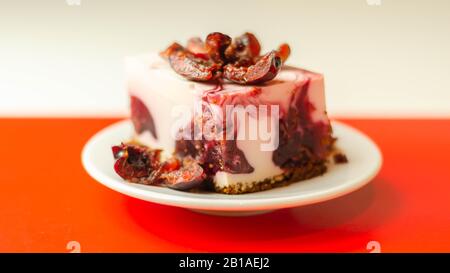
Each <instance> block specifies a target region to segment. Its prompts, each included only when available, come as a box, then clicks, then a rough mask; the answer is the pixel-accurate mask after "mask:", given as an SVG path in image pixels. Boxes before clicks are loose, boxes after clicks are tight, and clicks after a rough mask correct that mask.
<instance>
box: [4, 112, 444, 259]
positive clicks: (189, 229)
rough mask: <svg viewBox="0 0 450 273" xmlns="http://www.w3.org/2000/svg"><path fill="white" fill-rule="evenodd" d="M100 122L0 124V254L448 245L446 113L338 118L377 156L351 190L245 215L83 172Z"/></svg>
mask: <svg viewBox="0 0 450 273" xmlns="http://www.w3.org/2000/svg"><path fill="white" fill-rule="evenodd" d="M115 121H116V120H112V119H109V120H106V119H0V130H1V135H0V142H1V143H2V149H1V159H0V172H1V178H0V185H1V189H0V251H3V252H5V251H8V252H10V251H14V252H16V251H18V252H22V251H27V252H41V251H44V252H47V251H51V252H68V250H67V249H66V246H67V244H68V242H70V241H77V242H79V243H80V245H81V251H82V252H104V251H106V252H128V251H130V252H161V251H163V252H181V251H200V252H216V251H221V252H223V251H244V252H246V251H251V252H259V251H270V252H280V251H283V252H284V251H295V252H296V251H320V252H322V251H333V252H335V251H336V252H367V250H366V245H367V243H368V242H369V241H372V240H375V241H378V242H379V243H380V245H381V251H382V252H398V251H401V252H416V251H420V252H427V251H445V252H450V171H449V169H450V166H449V160H448V158H449V155H450V120H344V121H345V122H347V123H349V124H351V125H353V126H355V127H357V128H359V129H360V130H362V131H364V132H365V133H367V134H368V135H369V136H371V137H372V138H373V139H374V140H375V142H377V143H378V144H379V146H380V148H381V150H382V152H383V156H384V165H383V168H382V170H381V173H380V174H379V175H378V176H377V177H376V178H375V179H374V180H373V181H372V183H370V184H369V185H368V186H366V187H364V188H362V189H360V190H358V191H356V192H354V193H352V194H349V195H347V196H344V197H341V198H338V199H335V200H332V201H329V202H325V203H321V204H316V205H309V206H305V207H301V208H296V209H287V210H281V211H277V212H274V213H271V214H266V215H262V216H253V217H247V218H221V217H214V216H206V215H201V214H196V213H193V212H190V211H188V210H184V209H181V208H173V207H167V206H162V205H157V204H152V203H147V202H144V201H140V200H136V199H133V198H130V197H126V196H124V195H121V194H119V193H116V192H114V191H112V190H109V189H107V188H105V187H103V186H101V185H100V184H98V183H96V182H95V181H94V180H93V179H91V178H90V177H89V176H88V174H87V173H86V172H85V171H84V170H83V168H82V166H81V160H80V153H81V149H82V147H83V145H84V143H85V142H86V141H87V140H88V139H89V137H90V136H92V135H93V134H94V133H95V132H97V131H98V130H99V129H101V128H103V127H105V126H106V125H108V124H110V123H113V122H115Z"/></svg>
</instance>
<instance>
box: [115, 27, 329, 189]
mask: <svg viewBox="0 0 450 273" xmlns="http://www.w3.org/2000/svg"><path fill="white" fill-rule="evenodd" d="M260 49H261V47H260V45H259V42H258V41H257V39H256V37H255V36H254V35H253V34H251V33H245V34H243V35H242V36H240V37H237V38H235V39H234V40H233V39H231V38H229V37H228V36H227V35H224V34H221V33H212V34H210V35H208V36H207V38H206V40H205V41H203V40H201V39H199V38H193V39H191V40H189V41H188V43H187V46H181V45H180V44H178V43H174V44H172V45H171V46H169V47H168V48H167V49H166V50H165V51H163V52H161V53H156V52H155V53H148V54H143V55H139V56H133V57H128V58H126V61H125V67H126V81H127V85H126V86H127V89H128V94H129V98H130V106H131V111H130V112H131V121H132V123H133V126H134V135H133V138H132V139H130V140H128V141H127V142H124V143H122V144H120V145H117V146H114V147H113V155H114V157H115V159H116V161H115V165H114V168H115V170H116V172H117V174H119V175H120V176H121V177H122V178H123V179H125V180H127V181H129V182H134V183H140V184H146V185H156V186H165V187H170V188H173V189H178V190H210V191H216V192H220V193H226V194H240V193H249V192H256V191H262V190H267V189H271V188H273V187H277V186H282V185H287V184H289V183H292V182H297V181H301V180H305V179H309V178H312V177H315V176H318V175H322V174H323V173H325V172H326V170H327V164H328V163H329V161H330V159H329V158H330V156H331V154H332V153H333V150H334V141H335V139H334V138H333V136H332V129H331V126H330V121H329V119H328V116H327V113H326V107H325V93H324V78H323V75H321V74H319V73H315V72H312V71H308V70H305V69H301V68H297V67H294V66H287V65H285V64H284V63H285V61H286V59H287V58H288V56H289V54H290V48H289V46H288V45H287V44H283V45H281V46H280V47H279V48H278V49H277V50H273V51H270V52H268V53H266V54H264V55H262V54H260Z"/></svg>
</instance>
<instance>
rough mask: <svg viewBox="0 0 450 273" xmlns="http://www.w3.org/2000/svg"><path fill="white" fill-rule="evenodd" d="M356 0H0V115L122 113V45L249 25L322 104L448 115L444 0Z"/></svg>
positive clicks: (355, 110) (155, 46)
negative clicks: (323, 97)
mask: <svg viewBox="0 0 450 273" xmlns="http://www.w3.org/2000/svg"><path fill="white" fill-rule="evenodd" d="M367 1H369V2H370V1H372V2H376V1H377V0H345V1H335V0H328V1H324V0H320V1H317V0H315V1H312V0H311V1H286V0H283V1H281V0H277V1H244V0H239V1H234V0H228V1H212V0H210V1H192V0H190V1H179V2H177V1H173V0H166V1H158V2H153V1H142V0H141V1H139V0H135V1H112V0H109V1H107V0H81V5H80V6H69V5H67V3H66V0H41V1H31V0H30V1H23V0H15V1H12V0H11V1H6V0H0V116H30V115H33V116H117V115H126V114H127V109H128V108H127V105H128V100H127V96H126V90H125V88H124V79H123V57H124V56H127V55H134V54H139V53H144V52H148V51H157V50H161V49H163V48H164V47H166V46H167V45H168V44H170V43H171V42H172V41H173V40H179V41H185V40H186V39H187V38H189V37H191V36H195V35H201V36H205V35H206V34H207V33H208V32H212V31H221V32H225V33H228V34H230V35H231V36H236V35H239V34H241V33H242V32H244V31H246V30H250V31H253V32H254V33H256V34H257V36H259V38H260V40H262V43H263V49H266V50H270V49H272V48H275V47H276V46H278V44H279V43H281V42H285V41H286V42H289V43H290V44H291V47H292V48H293V54H292V56H291V59H290V60H289V63H290V64H293V65H297V66H302V67H306V68H309V69H311V70H314V71H318V72H322V73H324V74H325V79H326V94H327V104H328V110H329V113H330V114H331V115H333V116H360V117H368V116H369V117H373V116H375V117H450V82H449V76H450V1H448V0H433V1H413V0H410V1H407V0H403V1H402V0H380V1H381V5H379V6H377V5H374V6H371V5H368V3H367ZM155 99H157V98H155Z"/></svg>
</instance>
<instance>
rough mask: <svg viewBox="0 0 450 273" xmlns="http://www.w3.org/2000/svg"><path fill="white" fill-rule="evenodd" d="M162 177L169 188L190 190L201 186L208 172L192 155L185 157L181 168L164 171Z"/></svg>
mask: <svg viewBox="0 0 450 273" xmlns="http://www.w3.org/2000/svg"><path fill="white" fill-rule="evenodd" d="M161 177H162V178H163V180H164V184H165V185H166V186H168V187H169V188H173V189H177V190H188V189H191V188H194V187H197V186H199V185H200V184H201V183H202V182H203V181H204V180H205V179H206V174H205V172H204V171H203V168H202V167H201V166H200V165H199V164H198V163H197V162H196V161H195V160H194V159H193V158H192V157H185V158H184V159H183V164H182V166H181V167H180V168H179V169H177V170H174V171H170V172H167V173H163V174H162V175H161Z"/></svg>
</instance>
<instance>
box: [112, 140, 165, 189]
mask: <svg viewBox="0 0 450 273" xmlns="http://www.w3.org/2000/svg"><path fill="white" fill-rule="evenodd" d="M112 151H113V155H114V158H115V159H116V163H115V164H114V170H115V171H116V173H117V174H118V175H120V176H121V177H122V178H123V179H126V180H129V181H132V182H144V180H145V179H146V178H147V177H148V176H149V175H150V173H151V172H152V171H154V170H155V169H157V168H159V160H160V153H161V151H160V150H150V149H147V148H145V147H142V146H137V145H126V144H121V145H120V146H114V147H112Z"/></svg>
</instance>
